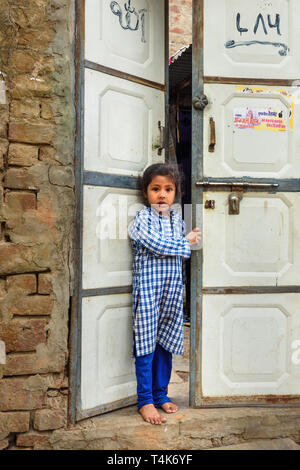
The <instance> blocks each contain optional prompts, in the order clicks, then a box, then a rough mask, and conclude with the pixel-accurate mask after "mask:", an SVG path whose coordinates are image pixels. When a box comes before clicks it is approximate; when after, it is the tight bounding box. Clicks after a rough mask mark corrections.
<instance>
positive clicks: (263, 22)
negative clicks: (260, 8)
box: [225, 13, 289, 56]
mask: <svg viewBox="0 0 300 470" xmlns="http://www.w3.org/2000/svg"><path fill="white" fill-rule="evenodd" d="M280 20H281V18H280V14H279V13H275V18H274V17H273V19H272V16H271V15H270V14H268V15H265V16H264V15H263V14H262V13H258V15H257V17H256V21H255V23H254V24H253V34H254V37H255V36H256V34H257V32H258V31H259V32H260V31H262V32H263V33H264V34H265V35H266V36H268V34H269V33H270V32H273V31H274V30H275V31H276V35H277V36H281V30H280V26H281V25H280ZM235 24H236V30H237V31H238V32H239V33H240V35H241V36H243V34H245V33H248V32H250V31H251V30H252V28H251V26H250V25H248V24H247V23H243V21H242V15H241V13H237V14H236V21H235ZM253 44H260V45H269V46H274V47H278V48H279V51H278V54H279V55H281V56H286V55H287V51H288V50H289V49H288V46H287V45H286V44H285V43H283V42H277V41H261V40H260V41H258V40H256V39H252V40H248V41H234V40H233V39H231V40H229V41H227V42H226V43H225V47H226V48H227V49H231V48H233V47H238V46H251V45H253Z"/></svg>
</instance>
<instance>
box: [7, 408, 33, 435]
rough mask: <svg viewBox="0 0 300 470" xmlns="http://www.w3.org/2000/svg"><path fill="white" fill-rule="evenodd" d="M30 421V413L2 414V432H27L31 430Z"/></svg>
mask: <svg viewBox="0 0 300 470" xmlns="http://www.w3.org/2000/svg"><path fill="white" fill-rule="evenodd" d="M29 419H30V413H29V412H28V411H15V412H3V413H0V431H4V432H5V431H6V432H26V431H28V430H29Z"/></svg>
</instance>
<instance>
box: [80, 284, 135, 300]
mask: <svg viewBox="0 0 300 470" xmlns="http://www.w3.org/2000/svg"><path fill="white" fill-rule="evenodd" d="M131 292H132V285H131V286H120V287H99V288H95V289H83V290H82V292H81V295H82V297H93V296H95V295H113V294H131Z"/></svg>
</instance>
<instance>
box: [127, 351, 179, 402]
mask: <svg viewBox="0 0 300 470" xmlns="http://www.w3.org/2000/svg"><path fill="white" fill-rule="evenodd" d="M171 371H172V354H171V353H170V352H169V351H166V350H165V349H164V348H162V347H161V346H160V345H159V344H156V348H155V351H154V352H153V353H151V354H146V355H145V356H139V357H137V356H135V372H136V380H137V396H138V410H139V409H140V408H141V407H142V406H144V405H148V404H149V403H153V404H154V406H156V407H160V406H161V405H163V404H164V403H167V402H170V401H171V400H170V399H169V398H168V397H167V387H168V384H169V382H170V378H171Z"/></svg>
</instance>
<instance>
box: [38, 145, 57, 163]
mask: <svg viewBox="0 0 300 470" xmlns="http://www.w3.org/2000/svg"><path fill="white" fill-rule="evenodd" d="M54 155H55V148H53V147H50V146H49V145H43V146H42V147H40V160H41V161H44V160H48V161H52V160H55V158H54Z"/></svg>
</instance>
